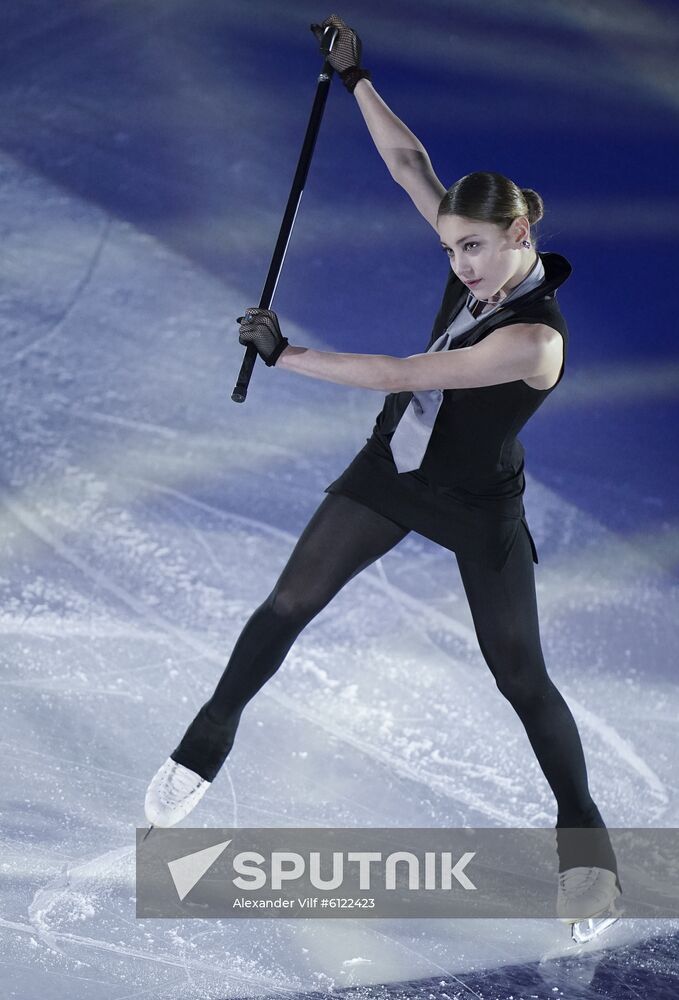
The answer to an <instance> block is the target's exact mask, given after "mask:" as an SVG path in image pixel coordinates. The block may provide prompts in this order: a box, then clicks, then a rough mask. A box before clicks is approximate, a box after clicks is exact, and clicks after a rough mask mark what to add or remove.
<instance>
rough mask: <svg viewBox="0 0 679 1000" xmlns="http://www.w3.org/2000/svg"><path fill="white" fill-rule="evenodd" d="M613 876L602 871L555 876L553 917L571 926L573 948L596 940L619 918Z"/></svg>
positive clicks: (574, 871)
mask: <svg viewBox="0 0 679 1000" xmlns="http://www.w3.org/2000/svg"><path fill="white" fill-rule="evenodd" d="M619 896H620V890H619V889H618V887H617V885H616V881H615V875H614V874H613V872H610V871H608V870H607V869H606V868H596V867H593V868H568V869H567V870H566V871H564V872H560V873H559V888H558V891H557V899H556V913H557V917H558V918H559V920H561V921H562V922H563V923H568V924H570V925H571V937H572V939H573V941H575V942H576V943H577V944H582V943H583V942H586V941H591V940H592V939H593V938H595V937H598V936H599V934H602V933H603V932H604V931H605V930H607V928H609V927H610V926H611V925H612V924H614V923H615V922H616V920H618V919H619V918H620V916H621V913H622V909H621V907H620V904H619V903H618V902H617V900H618V897H619Z"/></svg>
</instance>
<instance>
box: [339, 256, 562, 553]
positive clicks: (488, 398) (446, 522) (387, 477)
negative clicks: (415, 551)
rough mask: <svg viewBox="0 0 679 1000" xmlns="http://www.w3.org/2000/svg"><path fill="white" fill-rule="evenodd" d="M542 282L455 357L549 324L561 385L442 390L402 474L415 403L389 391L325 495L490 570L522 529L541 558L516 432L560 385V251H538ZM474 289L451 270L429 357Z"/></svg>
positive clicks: (518, 383) (471, 335) (484, 325)
mask: <svg viewBox="0 0 679 1000" xmlns="http://www.w3.org/2000/svg"><path fill="white" fill-rule="evenodd" d="M539 256H540V258H541V260H542V264H543V267H544V270H545V276H544V279H543V281H542V282H541V283H540V284H539V285H538V286H537V287H535V288H533V289H532V290H530V291H528V292H526V293H525V295H519V296H518V298H516V299H515V300H513V301H511V302H510V303H508V304H507V306H504V307H503V306H501V307H500V308H498V309H497V310H495V311H493V312H492V313H490V314H489V315H488V317H487V318H484V317H483V316H482V317H481V318H480V320H479V322H478V323H477V324H476V325H475V326H474V327H473V328H472V329H471V330H469V331H468V333H467V334H465V335H463V336H462V337H461V338H459V339H456V340H455V341H454V343H453V344H452V345H451V347H450V349H451V350H455V349H457V348H459V347H469V346H470V345H472V344H475V343H478V342H479V341H480V340H482V339H483V338H484V337H487V336H488V335H489V334H490V333H491V332H492V331H493V330H496V329H498V328H499V327H505V326H511V325H514V324H516V323H544V324H545V325H547V326H550V327H552V328H553V329H555V330H558V332H559V333H560V334H561V336H562V338H563V364H562V366H561V371H560V372H559V377H558V379H557V381H556V383H555V384H554V385H553V386H552V387H551V388H549V389H534V388H532V387H531V386H529V385H528V384H527V383H526V382H524V381H523V379H517V380H515V381H513V382H504V383H501V384H499V385H489V386H482V387H477V388H472V389H445V390H443V400H442V403H441V407H440V409H439V411H438V414H437V417H436V421H435V423H434V428H433V431H432V434H431V438H430V440H429V445H428V447H427V450H426V452H425V455H424V458H423V461H422V464H421V466H420V468H419V469H417V470H415V471H412V472H403V473H398V472H397V470H396V466H395V464H394V460H393V457H392V455H391V449H390V447H389V441H390V439H391V435H392V434H393V432H394V430H395V428H396V425H397V424H398V421H399V420H400V418H401V416H402V414H403V412H404V411H405V409H406V407H407V406H408V403H409V402H410V400H411V399H412V398H413V393H412V392H397V393H389V394H388V395H387V396H386V397H385V400H384V405H383V407H382V410H381V411H380V413H379V414H378V415H377V418H376V421H375V426H374V427H373V431H372V435H371V437H369V438H367V439H366V444H365V445H364V447H363V448H362V449H361V451H360V452H359V453H358V455H357V456H356V457H355V458H354V460H353V461H352V462H351V464H350V465H349V466H348V467H347V469H345V471H344V472H343V473H342V475H341V476H340V477H339V478H338V479H336V480H335V481H334V482H333V483H331V484H330V485H329V486H328V487H326V490H325V492H326V493H339V494H344V495H346V496H350V497H352V498H353V499H355V500H358V501H359V502H361V503H363V504H366V505H367V506H369V507H372V508H373V509H374V510H376V511H378V512H379V513H382V514H383V515H384V516H386V517H389V518H391V519H392V520H394V521H396V522H397V523H399V524H401V525H402V526H403V527H406V528H410V529H412V530H414V531H417V532H419V533H420V534H422V535H424V536H425V537H427V538H430V539H431V540H432V541H435V542H438V543H439V544H441V545H443V546H445V547H446V548H449V549H451V550H453V551H455V552H456V553H457V554H458V555H462V556H465V557H468V558H472V559H475V560H482V561H483V562H484V563H485V564H486V565H488V566H492V567H494V568H496V569H500V568H501V567H502V566H503V565H504V562H505V560H506V558H507V556H508V554H509V552H510V550H511V547H512V545H513V543H514V540H515V538H516V535H517V532H518V531H519V529H520V525H521V523H523V526H524V527H525V529H526V531H528V535H529V538H530V541H531V545H532V549H533V559H534V561H535V562H537V561H538V556H537V550H536V547H535V543H534V541H533V538H532V536H531V535H530V530H529V529H528V524H527V522H526V518H525V511H524V507H523V499H522V498H523V492H524V489H525V478H524V472H523V470H524V448H523V445H522V443H521V441H520V440H519V438H518V436H517V435H518V432H519V431H520V429H521V428H522V427H523V426H524V424H525V423H526V421H527V420H528V419H529V418H530V417H531V416H532V415H533V413H535V411H536V410H537V409H538V408H539V407H540V406H541V405H542V403H543V402H544V401H545V399H546V398H547V396H548V395H549V394H550V393H551V392H552V391H553V390H554V389H555V388H556V386H557V385H558V384H559V382H560V381H561V379H562V378H563V374H564V369H565V364H566V355H567V349H568V328H567V326H566V321H565V319H564V318H563V315H562V314H561V310H560V308H559V306H558V304H557V301H556V290H557V288H558V287H559V286H560V285H562V284H563V282H564V281H566V279H567V278H568V277H569V276H570V274H571V272H572V267H571V265H570V263H569V262H568V260H566V258H565V257H562V256H561V254H558V253H539ZM468 294H469V290H468V289H467V286H466V285H465V284H464V283H463V282H462V281H460V279H459V278H458V277H457V276H456V275H455V274H454V272H453V271H452V270H451V271H450V274H449V275H448V280H447V282H446V287H445V290H444V294H443V300H442V302H441V307H440V309H439V311H438V313H437V315H436V319H435V321H434V327H433V330H432V333H431V337H430V338H429V342H428V344H427V347H426V348H425V350H428V349H429V347H431V345H432V344H433V343H434V341H435V340H437V339H438V338H439V337H440V335H441V334H442V333H443V332H444V331H445V330H446V329H447V327H448V326H449V325H450V323H451V322H452V320H453V319H454V318H455V316H456V315H457V314H458V312H459V311H460V310H461V309H462V308H464V307H465V304H466V300H467V296H468Z"/></svg>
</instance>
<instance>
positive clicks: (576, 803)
mask: <svg viewBox="0 0 679 1000" xmlns="http://www.w3.org/2000/svg"><path fill="white" fill-rule="evenodd" d="M408 533H409V529H408V528H404V527H402V526H401V525H399V524H397V523H396V522H395V521H392V520H390V519H389V518H387V517H384V516H383V515H382V514H378V513H377V512H376V511H373V510H371V509H370V508H369V507H366V506H364V505H363V504H361V503H358V502H356V501H354V500H352V499H350V498H349V497H346V496H341V495H335V494H327V495H326V497H325V499H324V500H323V501H322V503H321V504H320V506H319V507H318V509H317V510H316V512H315V513H314V514H313V516H312V518H311V520H310V521H309V523H308V524H307V526H306V528H305V529H304V531H303V532H302V534H301V536H300V538H299V540H298V542H297V544H296V545H295V547H294V549H293V551H292V554H291V555H290V558H289V559H288V562H287V564H286V565H285V567H284V569H283V571H282V573H281V575H280V577H279V578H278V581H277V582H276V584H275V586H274V588H273V590H272V591H271V593H270V594H269V596H268V597H267V598H266V600H265V601H264V602H263V603H262V604H260V606H259V607H258V608H257V609H256V610H255V611H254V612H253V613H252V615H251V616H250V618H249V619H248V621H247V622H246V624H245V626H244V628H243V630H242V632H241V633H240V636H239V637H238V639H237V641H236V644H235V646H234V648H233V652H232V653H231V657H230V659H229V662H228V664H227V666H226V669H225V670H224V673H223V674H222V676H221V678H220V680H219V683H218V684H217V687H216V688H215V691H214V693H213V695H212V697H211V698H210V699H209V700H208V701H207V702H206V703H205V705H203V707H202V708H201V709H200V711H199V712H198V714H197V716H196V718H195V719H194V721H193V722H192V723H191V725H190V726H189V728H188V730H187V732H186V734H185V736H184V738H183V739H182V741H181V743H180V744H179V746H178V747H177V749H176V750H175V751H174V752H173V753H172V758H173V759H174V760H175V761H177V762H178V763H180V764H184V765H185V766H186V767H188V768H191V770H193V771H196V772H197V773H198V774H200V775H201V776H202V777H203V778H205V779H206V780H208V781H212V780H213V779H214V777H215V775H216V774H217V772H218V771H219V769H220V767H221V766H222V764H223V762H224V760H225V758H226V756H227V755H228V753H229V751H230V749H231V746H232V744H233V739H234V737H235V732H236V728H237V726H238V722H239V719H240V715H241V712H242V711H243V708H244V707H245V705H246V704H247V703H248V701H250V699H251V698H252V697H253V696H254V695H255V694H256V693H257V691H259V689H260V688H261V687H262V685H263V684H265V683H266V681H267V680H268V679H269V678H270V677H271V676H272V675H273V674H274V673H275V672H276V671H277V670H278V668H279V667H280V665H281V663H282V662H283V660H284V659H285V657H286V655H287V653H288V650H289V649H290V647H291V646H292V644H293V643H294V641H295V639H296V638H297V636H298V635H299V634H300V632H301V631H302V629H303V628H304V627H305V626H306V625H308V623H309V622H310V621H311V620H312V618H314V617H315V616H316V615H317V614H318V613H319V611H321V610H322V609H323V608H324V607H325V606H326V605H327V604H328V603H329V601H331V600H332V598H333V597H334V596H335V594H337V593H338V591H340V590H341V589H342V587H344V585H345V584H346V583H348V582H349V580H351V579H352V578H353V577H354V576H356V574H357V573H360V572H361V570H363V569H365V568H366V567H367V566H369V565H370V564H371V563H373V562H374V561H375V560H376V559H379V557H380V556H383V555H384V554H385V553H386V552H388V551H389V550H390V549H392V548H393V547H394V546H395V545H397V544H398V543H399V542H400V541H401V540H402V539H403V538H404V537H405V536H406V535H407V534H408ZM457 562H458V566H459V570H460V575H461V578H462V584H463V586H464V589H465V593H466V596H467V599H468V601H469V607H470V610H471V614H472V619H473V622H474V628H475V631H476V636H477V639H478V642H479V645H480V647H481V652H482V654H483V656H484V659H485V661H486V663H487V664H488V666H489V667H490V670H491V672H492V674H493V677H494V678H495V682H496V684H497V687H498V689H499V691H500V692H501V693H502V694H503V695H504V697H505V698H506V699H507V700H508V701H509V702H510V704H511V705H512V707H513V708H514V710H515V711H516V713H517V715H518V716H519V718H520V720H521V722H522V724H523V726H524V728H525V730H526V734H527V736H528V739H529V741H530V744H531V746H532V748H533V750H534V752H535V755H536V757H537V759H538V763H539V765H540V767H541V768H542V771H543V773H544V775H545V778H546V779H547V781H548V783H549V785H550V787H551V789H552V791H553V793H554V796H555V798H556V801H557V806H558V815H557V829H558V828H559V827H604V823H603V820H602V819H601V816H600V814H599V811H598V809H597V807H596V805H595V804H594V802H593V800H592V797H591V795H590V793H589V789H588V784H587V769H586V766H585V757H584V754H583V749H582V743H581V742H580V736H579V734H578V730H577V726H576V724H575V720H574V719H573V716H572V715H571V712H570V709H569V708H568V705H567V704H566V702H565V701H564V699H563V697H562V696H561V694H560V693H559V691H558V690H557V688H556V687H555V685H554V683H553V682H552V680H551V679H550V677H549V675H548V673H547V670H546V667H545V661H544V658H543V654H542V648H541V644H540V633H539V626H538V612H537V602H536V593H535V576H534V569H533V555H532V550H531V545H530V540H529V537H528V534H527V532H526V531H525V528H524V527H523V525H520V526H519V532H518V535H517V538H516V541H515V543H514V545H513V547H512V550H511V552H510V553H509V556H508V557H507V560H506V562H505V565H504V566H503V568H502V569H501V570H493V569H488V568H486V567H484V566H483V565H482V564H479V563H477V562H474V561H473V560H471V559H463V558H462V557H461V556H459V555H457ZM566 866H570V865H569V864H568V865H566ZM561 867H562V868H563V865H562V866H561ZM605 867H611V865H605Z"/></svg>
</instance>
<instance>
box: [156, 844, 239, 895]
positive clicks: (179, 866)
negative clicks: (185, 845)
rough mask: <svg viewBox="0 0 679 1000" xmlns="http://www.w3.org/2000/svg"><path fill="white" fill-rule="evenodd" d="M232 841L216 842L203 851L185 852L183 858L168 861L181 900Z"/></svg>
mask: <svg viewBox="0 0 679 1000" xmlns="http://www.w3.org/2000/svg"><path fill="white" fill-rule="evenodd" d="M230 843H231V841H230V840H224V841H222V843H221V844H214V845H213V846H212V847H206V848H205V849H204V850H202V851H194V853H193V854H185V855H184V857H183V858H177V859H176V860H175V861H168V863H167V867H168V868H169V869H170V875H171V876H172V881H173V882H174V887H175V889H176V890H177V895H178V896H179V899H180V900H183V899H184V898H185V897H186V896H188V894H189V893H190V892H191V890H192V889H193V887H194V885H196V884H197V883H198V882H200V880H201V879H202V877H203V875H204V874H205V872H206V871H207V870H208V868H210V867H211V866H212V865H213V864H214V863H215V861H216V860H217V858H218V857H219V855H220V854H221V853H222V851H224V850H225V849H226V848H227V847H228V846H229V844H230Z"/></svg>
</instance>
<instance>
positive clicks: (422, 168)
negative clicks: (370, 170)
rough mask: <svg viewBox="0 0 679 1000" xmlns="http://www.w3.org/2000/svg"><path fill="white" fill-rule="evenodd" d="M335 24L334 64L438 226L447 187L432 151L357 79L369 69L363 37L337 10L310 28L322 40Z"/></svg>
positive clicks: (389, 160) (389, 161) (388, 159)
mask: <svg viewBox="0 0 679 1000" xmlns="http://www.w3.org/2000/svg"><path fill="white" fill-rule="evenodd" d="M329 25H333V26H334V27H335V28H337V32H338V33H337V36H336V39H335V41H334V43H333V47H332V49H331V51H330V54H329V55H328V59H329V60H330V63H331V64H332V66H333V67H334V68H335V69H336V70H337V71H338V73H339V74H340V75H341V76H342V80H343V82H344V84H345V86H346V87H347V90H349V91H351V92H352V93H353V95H354V97H355V98H356V100H357V102H358V106H359V108H360V109H361V113H362V115H363V117H364V119H365V123H366V125H367V126H368V131H369V132H370V135H371V136H372V139H373V142H374V143H375V146H376V147H377V151H378V153H379V154H380V156H381V157H382V159H383V160H384V162H385V163H386V165H387V168H388V170H389V173H390V174H391V176H392V177H393V178H394V180H395V181H396V183H397V184H399V185H400V186H401V187H402V188H403V189H404V190H405V191H407V192H408V194H409V195H410V197H411V199H412V201H413V203H414V205H415V207H416V208H417V210H418V211H419V212H421V214H422V215H423V216H424V218H425V219H426V220H427V222H428V223H429V225H430V226H431V227H432V229H434V230H436V213H437V211H438V207H439V204H440V202H441V198H442V197H443V195H444V194H445V193H446V188H445V187H444V186H443V184H442V183H441V181H440V180H439V179H438V177H437V176H436V174H435V173H434V170H433V167H432V165H431V160H430V159H429V155H428V153H427V151H426V149H425V148H424V146H423V145H422V143H421V142H420V140H419V139H418V138H417V136H416V135H413V133H412V132H411V131H410V129H409V128H408V126H407V125H405V124H404V122H402V121H401V119H400V118H397V117H396V115H395V114H394V112H393V111H392V110H391V109H390V108H389V107H388V106H387V104H386V103H385V102H384V101H383V100H382V98H381V97H380V95H379V94H378V93H377V91H376V90H375V88H374V87H373V85H372V83H371V82H370V80H369V79H365V76H364V78H363V79H358V81H356V76H360V75H361V73H363V74H365V73H366V72H367V70H364V69H362V68H361V52H362V50H363V46H362V43H361V39H360V38H359V37H358V34H357V33H356V32H355V31H354V29H353V28H350V27H349V26H348V25H347V24H346V23H345V22H344V21H343V20H342V18H341V17H339V15H338V14H331V15H330V17H326V19H325V21H323V22H322V23H321V24H312V25H311V30H312V31H313V32H314V34H315V35H316V38H317V39H318V40H319V42H320V41H321V37H322V32H323V29H324V28H325V27H326V26H329Z"/></svg>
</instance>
